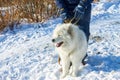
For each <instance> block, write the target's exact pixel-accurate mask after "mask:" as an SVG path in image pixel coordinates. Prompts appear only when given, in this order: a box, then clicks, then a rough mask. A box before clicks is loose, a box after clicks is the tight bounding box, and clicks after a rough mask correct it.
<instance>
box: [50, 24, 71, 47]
mask: <svg viewBox="0 0 120 80" xmlns="http://www.w3.org/2000/svg"><path fill="white" fill-rule="evenodd" d="M72 32H73V31H72V24H58V25H57V27H56V28H55V30H54V32H53V38H52V42H53V43H54V44H55V46H56V47H62V46H69V45H70V43H71V42H72V38H73V34H72Z"/></svg>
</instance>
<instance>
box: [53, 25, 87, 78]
mask: <svg viewBox="0 0 120 80" xmlns="http://www.w3.org/2000/svg"><path fill="white" fill-rule="evenodd" d="M52 42H53V43H54V45H55V49H56V50H57V51H58V54H59V57H60V59H61V65H62V74H61V76H60V77H61V78H64V77H66V76H67V75H68V74H69V73H70V75H72V76H77V73H78V70H79V68H82V67H83V64H82V60H83V58H84V57H85V56H86V52H87V46H88V44H87V39H86V36H85V33H84V32H83V31H82V30H81V29H79V27H78V26H77V25H74V24H71V23H67V24H66V23H65V24H58V25H57V27H56V28H55V30H54V32H53V38H52ZM71 64H72V65H71ZM70 68H71V70H72V71H71V72H70Z"/></svg>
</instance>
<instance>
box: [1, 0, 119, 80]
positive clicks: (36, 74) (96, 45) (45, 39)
mask: <svg viewBox="0 0 120 80" xmlns="http://www.w3.org/2000/svg"><path fill="white" fill-rule="evenodd" d="M61 22H62V21H61V19H60V18H56V19H52V20H49V21H46V22H45V23H31V24H28V23H22V24H20V25H19V26H18V27H16V28H15V29H14V31H10V30H9V29H6V30H5V31H4V32H2V33H1V34H0V80H59V76H60V74H61V73H60V71H59V69H60V67H61V66H60V65H58V63H57V58H58V54H57V52H56V51H55V50H54V46H53V44H52V42H51V39H52V37H51V36H52V32H53V30H54V28H55V26H56V24H58V23H61ZM90 32H91V38H90V41H89V46H88V52H87V53H88V58H87V60H86V62H87V64H86V65H85V67H84V68H83V69H82V70H81V71H79V74H78V77H71V76H69V75H68V76H67V77H66V78H65V79H63V80H119V79H120V75H119V74H120V39H119V38H120V2H119V0H118V1H117V2H116V1H115V2H100V3H96V4H93V8H92V19H91V24H90ZM99 36H100V37H99Z"/></svg>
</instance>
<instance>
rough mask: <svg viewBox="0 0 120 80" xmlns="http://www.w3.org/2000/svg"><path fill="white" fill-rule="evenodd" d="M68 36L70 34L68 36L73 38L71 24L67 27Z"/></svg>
mask: <svg viewBox="0 0 120 80" xmlns="http://www.w3.org/2000/svg"><path fill="white" fill-rule="evenodd" d="M68 34H70V36H71V37H73V28H72V25H71V24H69V26H68Z"/></svg>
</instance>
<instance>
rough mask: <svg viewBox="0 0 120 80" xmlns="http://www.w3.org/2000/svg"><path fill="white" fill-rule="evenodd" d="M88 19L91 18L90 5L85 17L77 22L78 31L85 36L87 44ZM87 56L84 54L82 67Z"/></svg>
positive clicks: (88, 33) (88, 34)
mask: <svg viewBox="0 0 120 80" xmlns="http://www.w3.org/2000/svg"><path fill="white" fill-rule="evenodd" d="M90 18H91V5H90V6H88V8H87V9H86V10H85V16H84V18H83V20H80V22H79V25H80V26H81V27H80V29H82V30H83V31H84V32H85V34H86V38H87V42H88V41H89V36H90V29H89V26H90ZM87 56H88V55H87V54H86V56H85V57H84V58H83V60H82V63H83V65H85V62H84V60H85V59H86V57H87Z"/></svg>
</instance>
